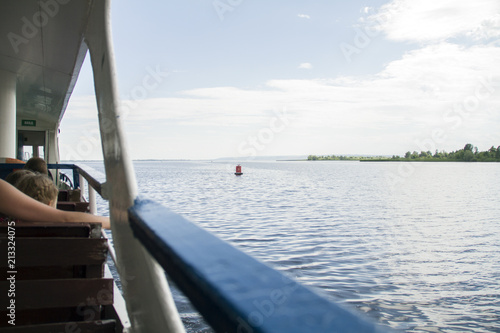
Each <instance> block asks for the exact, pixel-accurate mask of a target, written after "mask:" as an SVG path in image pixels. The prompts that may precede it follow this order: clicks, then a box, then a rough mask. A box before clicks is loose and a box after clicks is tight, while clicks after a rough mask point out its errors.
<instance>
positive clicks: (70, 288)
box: [0, 279, 113, 310]
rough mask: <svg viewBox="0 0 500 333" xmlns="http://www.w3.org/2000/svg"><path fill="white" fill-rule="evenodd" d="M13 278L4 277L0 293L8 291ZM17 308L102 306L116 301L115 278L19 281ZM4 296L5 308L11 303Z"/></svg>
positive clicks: (2, 301) (16, 289)
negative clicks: (5, 278)
mask: <svg viewBox="0 0 500 333" xmlns="http://www.w3.org/2000/svg"><path fill="white" fill-rule="evenodd" d="M9 287H10V282H9V281H0V295H7V292H8V290H9ZM12 299H15V305H16V310H23V309H42V308H62V307H74V306H77V307H78V306H80V307H83V306H98V305H110V304H113V279H64V280H31V281H30V280H18V281H15V298H12ZM9 302H10V299H9V298H8V297H1V298H0V307H1V309H6V308H7V307H8V306H9V304H10V303H9Z"/></svg>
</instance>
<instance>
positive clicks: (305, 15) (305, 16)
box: [297, 14, 311, 20]
mask: <svg viewBox="0 0 500 333" xmlns="http://www.w3.org/2000/svg"><path fill="white" fill-rule="evenodd" d="M297 16H298V17H300V18H305V19H308V20H309V19H310V18H311V16H309V15H307V14H298V15H297Z"/></svg>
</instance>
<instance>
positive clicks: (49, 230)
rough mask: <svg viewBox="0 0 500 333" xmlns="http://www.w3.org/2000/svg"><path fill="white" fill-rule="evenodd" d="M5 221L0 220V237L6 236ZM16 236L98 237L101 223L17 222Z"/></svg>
mask: <svg viewBox="0 0 500 333" xmlns="http://www.w3.org/2000/svg"><path fill="white" fill-rule="evenodd" d="M7 231H8V229H7V223H6V222H0V237H6V236H7ZM15 232H16V238H18V237H84V238H89V237H90V238H100V237H101V225H100V224H98V223H86V222H67V223H56V222H24V221H20V222H17V223H16V225H15Z"/></svg>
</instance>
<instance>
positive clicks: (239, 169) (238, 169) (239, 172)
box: [234, 164, 243, 176]
mask: <svg viewBox="0 0 500 333" xmlns="http://www.w3.org/2000/svg"><path fill="white" fill-rule="evenodd" d="M234 174H235V175H236V176H241V175H242V174H243V172H241V165H239V164H238V165H237V166H236V172H235V173H234Z"/></svg>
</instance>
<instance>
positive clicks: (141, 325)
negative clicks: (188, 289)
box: [85, 0, 185, 333]
mask: <svg viewBox="0 0 500 333" xmlns="http://www.w3.org/2000/svg"><path fill="white" fill-rule="evenodd" d="M109 16H110V1H109V0H102V1H93V2H92V8H91V12H90V16H89V21H88V26H87V31H86V33H85V42H86V43H87V45H88V47H89V51H90V57H91V62H92V69H93V72H94V84H95V92H96V100H97V108H98V111H99V129H100V132H101V144H102V152H103V156H104V166H105V169H106V180H107V181H106V187H107V191H106V192H107V195H108V196H109V212H110V215H111V216H110V217H111V228H112V230H113V243H114V247H115V251H116V256H117V269H118V272H119V274H120V278H121V281H122V287H123V295H124V297H125V299H126V301H127V311H128V314H129V317H130V321H131V323H132V330H133V331H134V332H141V333H142V332H144V333H146V332H147V333H155V332H162V333H164V332H175V333H183V332H185V331H184V327H183V325H182V321H181V319H180V317H179V314H178V312H177V308H176V307H175V303H174V300H173V298H172V294H171V292H170V289H169V286H168V283H167V280H166V277H165V272H164V271H163V269H162V268H161V267H160V266H159V265H158V263H157V262H156V261H155V260H154V259H153V258H152V257H151V255H150V254H149V253H148V252H147V250H146V249H145V248H144V246H143V245H142V244H141V243H140V242H139V241H138V240H137V239H136V238H135V237H134V234H133V232H132V229H131V228H130V224H129V220H128V209H129V208H130V207H131V206H132V205H133V202H134V199H135V198H136V197H137V183H136V180H135V173H134V169H133V165H132V160H131V159H130V157H129V156H128V153H127V145H126V144H125V136H124V132H123V127H122V119H121V118H120V117H121V114H120V112H119V110H118V107H119V104H120V103H119V99H118V96H119V95H118V90H117V82H116V69H115V62H114V61H115V60H114V54H113V46H112V39H111V25H110V19H109Z"/></svg>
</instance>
